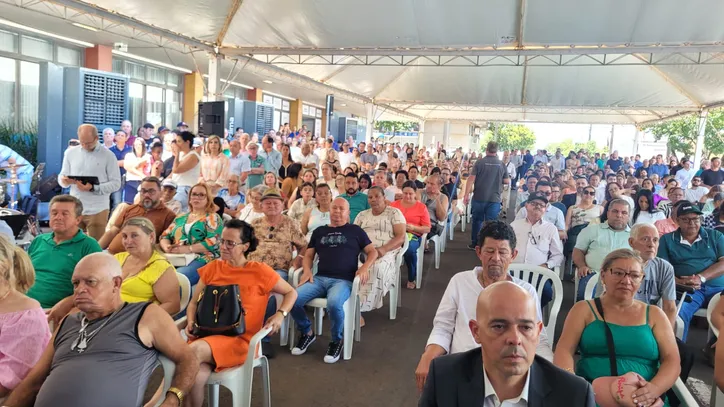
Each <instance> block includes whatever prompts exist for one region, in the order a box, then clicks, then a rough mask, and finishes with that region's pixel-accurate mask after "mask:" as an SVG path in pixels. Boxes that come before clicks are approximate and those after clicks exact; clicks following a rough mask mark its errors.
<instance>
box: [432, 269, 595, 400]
mask: <svg viewBox="0 0 724 407" xmlns="http://www.w3.org/2000/svg"><path fill="white" fill-rule="evenodd" d="M468 324H469V329H470V332H471V333H472V335H473V338H475V342H477V343H478V344H480V347H478V348H475V349H472V350H469V351H467V352H463V353H458V354H453V355H449V356H442V357H439V358H436V359H434V360H433V361H432V363H431V364H430V372H429V374H428V379H427V380H426V383H425V390H424V391H423V393H422V397H421V398H420V402H419V406H420V407H469V406H480V407H493V406H505V407H516V406H539V407H559V406H581V407H594V406H595V405H596V402H595V401H594V394H593V389H592V388H591V385H590V384H589V383H588V382H586V381H585V380H584V379H583V378H581V377H578V376H576V375H574V374H572V373H569V372H566V371H565V370H563V369H561V368H559V367H556V366H554V365H553V363H551V362H549V361H548V360H546V359H544V358H543V357H541V356H539V355H536V347H537V346H538V343H539V341H540V335H541V331H542V330H543V322H541V320H540V318H539V317H538V315H537V304H536V301H535V299H534V298H533V297H532V296H531V295H530V293H528V292H527V291H526V290H525V289H524V288H522V287H520V286H519V285H517V284H515V283H514V282H510V281H501V282H497V283H493V284H491V285H490V286H489V287H488V288H486V289H485V290H483V291H482V292H481V293H480V295H479V296H478V299H477V306H476V318H475V319H471V320H470V321H469V323H468ZM511 356H514V357H511Z"/></svg>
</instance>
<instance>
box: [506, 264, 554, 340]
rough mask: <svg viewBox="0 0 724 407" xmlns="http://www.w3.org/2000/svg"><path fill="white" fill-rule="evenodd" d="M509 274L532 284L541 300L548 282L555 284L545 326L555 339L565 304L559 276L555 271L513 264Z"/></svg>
mask: <svg viewBox="0 0 724 407" xmlns="http://www.w3.org/2000/svg"><path fill="white" fill-rule="evenodd" d="M508 273H510V275H511V276H513V277H516V278H519V279H521V280H523V281H525V282H528V283H530V284H531V285H532V286H533V287H534V288H535V290H536V291H537V292H538V298H539V299H540V298H541V296H542V295H543V287H544V286H545V284H546V283H547V282H548V281H551V283H552V284H553V300H552V301H551V302H550V303H548V307H549V311H550V312H549V316H548V322H547V323H546V324H545V326H546V332H547V333H548V335H550V337H551V338H553V336H554V335H555V331H556V320H557V319H558V312H559V311H560V309H561V304H562V303H563V283H561V279H560V277H558V274H556V273H555V272H554V271H551V270H548V269H547V268H543V267H540V266H534V265H530V264H520V263H513V264H511V265H510V266H509V268H508ZM541 311H542V310H541Z"/></svg>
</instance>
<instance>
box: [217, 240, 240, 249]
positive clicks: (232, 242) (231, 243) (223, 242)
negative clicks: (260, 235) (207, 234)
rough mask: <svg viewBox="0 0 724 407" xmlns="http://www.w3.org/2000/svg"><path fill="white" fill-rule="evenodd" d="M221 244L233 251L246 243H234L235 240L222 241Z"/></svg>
mask: <svg viewBox="0 0 724 407" xmlns="http://www.w3.org/2000/svg"><path fill="white" fill-rule="evenodd" d="M220 244H221V245H222V246H226V247H228V248H230V249H233V248H235V247H236V246H238V245H240V244H244V242H235V241H233V240H226V239H221V242H220Z"/></svg>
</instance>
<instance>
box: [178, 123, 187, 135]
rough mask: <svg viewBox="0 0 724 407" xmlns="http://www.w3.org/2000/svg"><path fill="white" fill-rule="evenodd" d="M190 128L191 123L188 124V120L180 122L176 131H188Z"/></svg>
mask: <svg viewBox="0 0 724 407" xmlns="http://www.w3.org/2000/svg"><path fill="white" fill-rule="evenodd" d="M188 130H189V125H188V124H186V122H178V123H177V124H176V131H177V132H179V133H180V132H182V131H188Z"/></svg>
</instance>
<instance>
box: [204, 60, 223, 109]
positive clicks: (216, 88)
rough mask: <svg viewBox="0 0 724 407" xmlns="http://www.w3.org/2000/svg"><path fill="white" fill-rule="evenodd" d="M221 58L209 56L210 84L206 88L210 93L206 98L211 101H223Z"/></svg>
mask: <svg viewBox="0 0 724 407" xmlns="http://www.w3.org/2000/svg"><path fill="white" fill-rule="evenodd" d="M221 58H222V57H221V56H217V55H214V54H209V84H208V86H207V87H206V88H207V91H208V93H207V95H206V97H207V99H208V100H209V101H218V100H223V97H222V92H221V80H220V79H221V78H220V72H219V68H220V67H221Z"/></svg>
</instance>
